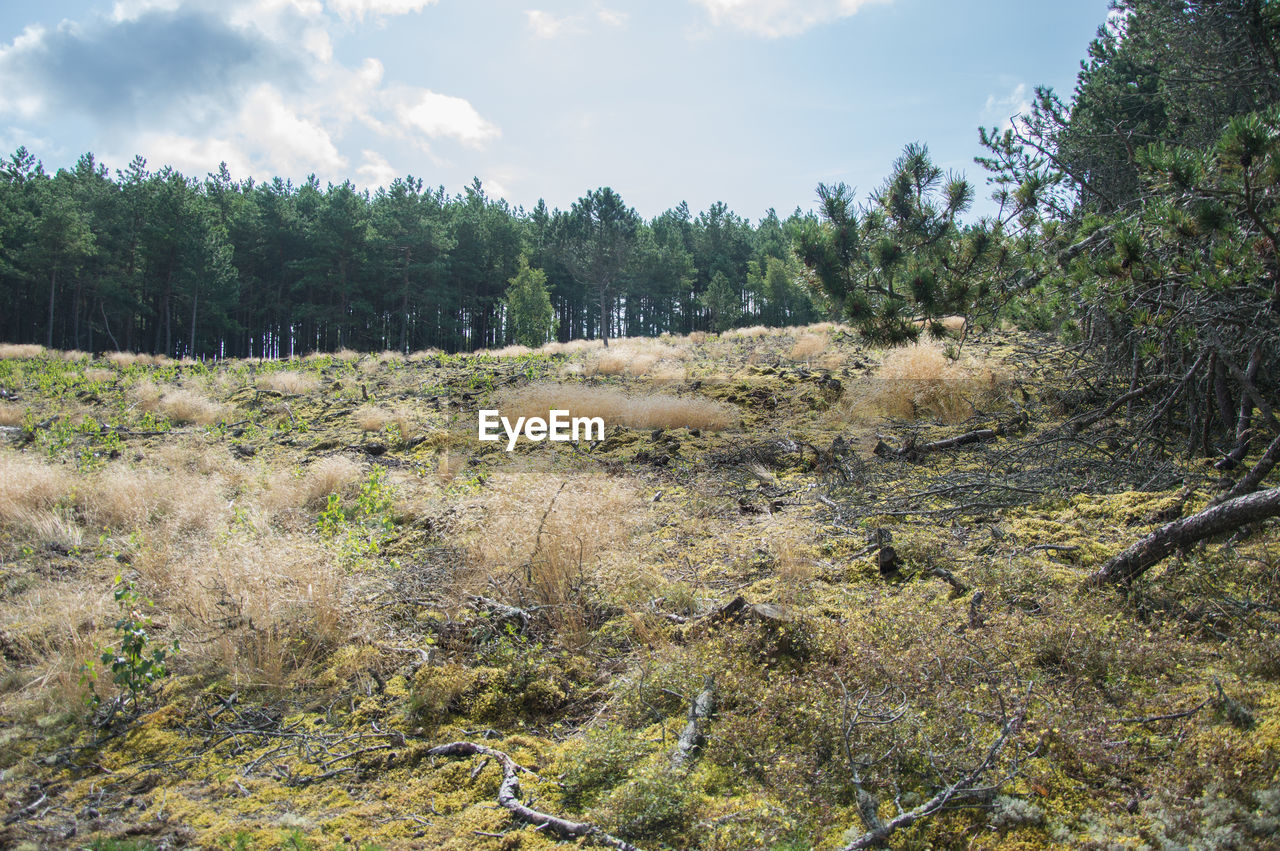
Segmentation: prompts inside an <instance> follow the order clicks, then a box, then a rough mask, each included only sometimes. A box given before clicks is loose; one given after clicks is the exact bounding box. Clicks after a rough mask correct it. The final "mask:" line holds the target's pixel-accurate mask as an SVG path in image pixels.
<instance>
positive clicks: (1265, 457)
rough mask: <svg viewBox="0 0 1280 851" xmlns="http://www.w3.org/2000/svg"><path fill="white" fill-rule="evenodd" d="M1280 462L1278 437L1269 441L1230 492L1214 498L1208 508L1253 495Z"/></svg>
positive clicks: (1279, 436)
mask: <svg viewBox="0 0 1280 851" xmlns="http://www.w3.org/2000/svg"><path fill="white" fill-rule="evenodd" d="M1277 461H1280V435H1277V436H1276V439H1275V440H1273V441H1271V445H1270V446H1268V447H1267V449H1266V451H1265V452H1263V453H1262V457H1261V458H1259V459H1258V463H1257V464H1254V465H1253V468H1252V469H1250V470H1249V472H1247V473H1245V474H1244V477H1243V478H1241V479H1240V481H1238V482H1236V483H1235V484H1234V485H1233V486H1232V487H1231V489H1230V490H1228V491H1226V492H1224V493H1221V494H1219V495H1218V496H1216V497H1214V498H1213V500H1212V501H1211V502H1210V503H1209V505H1210V506H1214V505H1220V504H1222V503H1224V502H1227V501H1228V500H1232V499H1236V498H1237V497H1241V496H1244V495H1245V494H1248V493H1253V492H1254V491H1256V490H1257V489H1258V485H1260V484H1262V480H1263V479H1264V478H1266V475H1267V473H1270V472H1271V469H1272V468H1273V467H1275V465H1276V462H1277Z"/></svg>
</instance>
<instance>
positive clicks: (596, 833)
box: [427, 742, 640, 851]
mask: <svg viewBox="0 0 1280 851" xmlns="http://www.w3.org/2000/svg"><path fill="white" fill-rule="evenodd" d="M427 753H428V754H430V755H431V756H487V757H490V758H492V759H496V760H497V761H498V762H499V764H501V765H502V785H501V786H499V787H498V803H499V804H501V805H502V806H503V807H505V808H507V809H508V810H510V811H511V812H512V814H513V815H515V817H516V818H518V819H520V820H521V821H524V822H527V823H529V824H531V825H533V826H534V827H536V828H538V829H542V828H546V829H547V830H549V831H550V832H552V833H554V834H555V835H556V836H559V837H560V838H561V839H578V838H584V839H589V840H591V841H592V842H596V843H598V844H600V845H607V846H609V847H610V848H617V849H620V851H640V849H639V848H637V847H636V846H634V845H632V844H631V843H630V842H627V841H626V840H624V839H619V838H618V837H616V836H612V835H611V834H608V833H605V832H604V831H603V830H601V829H600V828H598V827H596V826H595V825H594V824H591V823H589V822H584V821H570V820H569V819H563V818H559V817H558V816H553V815H551V814H550V813H544V812H542V811H541V810H535V809H534V808H533V807H530V806H526V805H525V804H524V802H522V801H521V800H520V776H519V774H520V772H521V771H527V770H528V769H526V768H524V767H523V766H521V765H518V764H517V763H516V761H515V760H513V759H512V758H511V757H510V756H509V755H508V754H507V753H505V752H504V751H500V750H496V749H494V748H491V747H487V746H485V745H478V744H475V743H474V742H450V743H449V744H447V745H438V746H436V747H434V748H432V749H431V750H429V751H427Z"/></svg>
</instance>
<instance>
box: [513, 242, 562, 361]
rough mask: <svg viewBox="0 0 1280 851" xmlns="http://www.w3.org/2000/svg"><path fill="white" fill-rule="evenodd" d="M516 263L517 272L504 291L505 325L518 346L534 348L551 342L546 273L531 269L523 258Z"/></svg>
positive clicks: (551, 315) (521, 256) (550, 316)
mask: <svg viewBox="0 0 1280 851" xmlns="http://www.w3.org/2000/svg"><path fill="white" fill-rule="evenodd" d="M519 263H520V266H519V270H518V271H517V272H516V276H515V277H514V278H512V279H511V281H510V283H511V286H510V287H509V288H508V289H507V322H508V327H509V328H510V332H511V336H512V337H514V338H515V341H516V342H517V343H519V344H520V345H522V346H529V347H530V348H534V347H537V346H541V345H542V344H543V343H545V342H547V340H548V339H550V338H551V329H552V328H553V327H554V322H555V312H554V311H553V310H552V309H551V295H550V294H549V293H548V292H547V275H546V273H545V272H543V271H542V270H541V269H530V268H529V261H528V259H527V258H526V257H525V256H524V255H523V254H521V255H520V261H519Z"/></svg>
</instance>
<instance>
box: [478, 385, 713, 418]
mask: <svg viewBox="0 0 1280 851" xmlns="http://www.w3.org/2000/svg"><path fill="white" fill-rule="evenodd" d="M553 409H555V410H567V411H569V416H571V417H601V418H603V419H604V422H605V426H606V427H610V426H615V425H620V426H628V427H630V428H680V427H681V426H685V427H688V428H706V429H725V428H728V427H729V426H730V425H732V424H733V423H734V422H735V421H736V419H737V413H736V411H735V410H734V409H733V408H732V407H730V406H728V405H726V404H724V403H722V402H717V401H714V400H712V399H705V398H702V397H700V396H673V395H668V394H661V393H659V394H635V395H633V394H630V393H626V392H624V391H622V390H619V389H617V388H613V387H597V386H592V385H588V384H559V383H544V384H531V385H529V386H527V387H523V388H520V389H519V390H514V391H511V392H509V393H506V394H502V395H501V396H500V397H499V400H498V410H499V411H501V413H502V415H503V416H506V417H508V418H514V417H518V416H522V417H544V418H545V417H548V416H549V415H550V411H551V410H553Z"/></svg>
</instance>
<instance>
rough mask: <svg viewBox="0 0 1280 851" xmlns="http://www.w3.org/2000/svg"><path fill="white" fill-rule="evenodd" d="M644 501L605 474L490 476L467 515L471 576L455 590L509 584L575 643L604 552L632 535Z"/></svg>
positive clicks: (581, 636) (580, 634)
mask: <svg viewBox="0 0 1280 851" xmlns="http://www.w3.org/2000/svg"><path fill="white" fill-rule="evenodd" d="M641 504H642V503H641V500H640V497H639V495H638V493H637V491H636V490H635V489H634V488H633V487H632V486H631V485H629V484H627V483H626V482H624V481H622V480H620V479H618V478H616V477H611V476H606V475H603V474H588V475H577V476H571V477H568V478H565V477H561V476H556V475H551V474H549V473H547V472H546V471H537V472H525V473H502V474H498V475H495V476H494V478H493V479H492V480H491V482H490V484H489V486H488V487H486V493H485V496H484V497H483V498H482V499H480V500H478V501H477V502H476V503H473V504H472V505H471V506H470V507H469V508H468V509H467V510H466V513H465V516H466V520H465V521H464V523H465V524H466V526H465V528H464V529H462V530H460V531H461V533H462V535H463V537H464V539H465V540H466V554H467V565H468V567H469V568H470V571H469V573H470V576H469V577H468V578H467V580H468V581H467V582H465V583H464V584H463V585H462V587H460V588H459V589H457V590H458V591H459V592H466V591H471V590H474V591H476V592H478V593H492V592H491V591H489V592H486V591H485V589H486V588H489V589H491V588H492V587H493V586H494V585H495V584H496V585H497V586H498V587H505V588H508V589H511V590H512V592H513V593H512V597H513V598H514V599H515V600H521V599H524V600H528V599H532V600H536V601H537V603H538V605H541V606H545V607H547V608H546V611H547V612H548V613H549V614H550V617H551V619H552V622H553V624H554V625H555V626H556V627H557V629H558V630H559V632H560V636H561V639H562V640H564V641H567V642H568V643H571V644H573V643H580V642H581V640H582V639H584V638H585V637H586V629H585V620H584V612H583V605H582V604H583V603H585V602H587V601H586V600H585V599H584V595H585V594H587V593H590V589H591V588H592V587H593V586H597V585H598V583H599V582H600V581H601V577H600V575H599V572H598V568H599V565H600V561H601V558H602V556H604V555H605V554H607V553H609V552H611V551H614V550H618V549H620V548H623V547H624V546H625V545H626V544H627V542H628V541H629V540H630V537H631V535H632V533H633V532H634V530H635V528H636V525H637V523H638V519H639V516H640V508H641ZM468 586H470V587H468Z"/></svg>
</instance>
